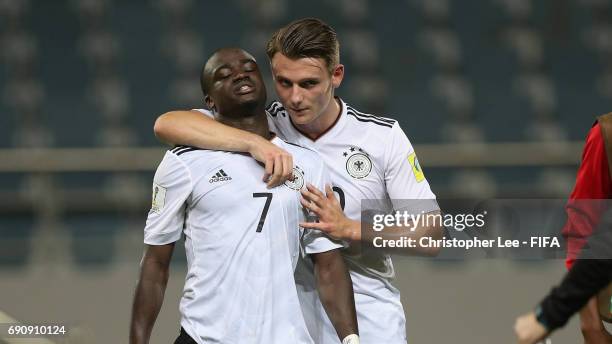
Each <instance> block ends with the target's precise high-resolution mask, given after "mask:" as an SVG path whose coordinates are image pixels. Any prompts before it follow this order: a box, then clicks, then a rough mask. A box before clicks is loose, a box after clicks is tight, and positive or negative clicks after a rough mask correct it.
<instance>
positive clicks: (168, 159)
mask: <svg viewBox="0 0 612 344" xmlns="http://www.w3.org/2000/svg"><path fill="white" fill-rule="evenodd" d="M192 189H193V184H192V180H191V174H190V172H189V169H188V168H187V166H186V165H185V164H184V163H183V162H182V161H181V160H180V159H179V158H178V157H177V156H176V155H174V154H172V153H170V152H167V153H166V155H165V156H164V159H163V160H162V162H161V163H160V164H159V166H158V167H157V171H156V172H155V177H154V178H153V197H152V202H151V210H149V214H148V216H147V223H146V225H145V229H144V242H145V244H148V245H165V244H169V243H172V242H175V241H177V240H179V239H180V237H181V232H182V231H183V224H184V221H185V207H186V201H187V198H188V197H189V195H190V194H191V191H192Z"/></svg>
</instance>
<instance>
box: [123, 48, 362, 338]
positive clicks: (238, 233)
mask: <svg viewBox="0 0 612 344" xmlns="http://www.w3.org/2000/svg"><path fill="white" fill-rule="evenodd" d="M201 80H202V88H203V91H204V93H205V101H206V104H207V105H208V106H209V107H210V108H211V109H213V113H214V117H215V120H216V121H218V122H219V123H224V124H225V125H228V126H231V127H234V128H240V129H242V130H246V131H249V132H251V133H253V134H255V135H260V136H261V137H264V138H266V139H268V140H270V142H272V144H275V145H278V146H280V147H282V148H283V149H284V150H286V151H287V152H290V153H291V154H292V156H293V159H294V161H295V168H294V171H293V174H294V178H293V179H292V180H291V181H287V182H285V183H284V185H281V186H278V187H276V188H273V189H267V187H266V184H265V183H264V182H263V181H261V179H260V175H261V174H262V173H263V167H262V166H261V165H259V164H258V163H257V162H256V161H255V160H253V159H251V158H250V157H248V156H245V155H243V154H236V153H230V152H221V151H209V150H202V149H198V148H194V147H188V146H178V147H175V148H174V149H172V150H170V151H168V152H167V153H166V155H165V156H164V159H163V160H162V162H161V164H160V165H159V167H158V169H157V171H156V173H155V177H154V184H153V204H152V208H151V210H150V212H149V215H148V218H147V224H146V227H145V231H144V232H145V235H144V236H145V240H144V241H145V244H146V250H145V253H144V256H143V258H142V262H141V272H140V279H139V282H138V286H137V288H136V292H135V296H134V304H133V310H132V322H131V327H130V343H133V344H136V343H148V341H149V337H150V335H151V331H152V328H153V325H154V322H155V319H156V317H157V314H158V313H159V310H160V308H161V305H162V301H163V297H164V291H165V287H166V283H167V280H168V269H169V263H170V259H171V256H172V251H173V248H174V244H175V242H176V241H177V240H179V238H180V237H181V234H183V235H184V237H185V250H186V253H187V265H188V271H187V276H186V278H185V287H184V290H183V296H182V299H181V303H180V311H181V334H180V336H179V337H178V338H177V340H176V342H175V343H199V344H204V343H223V344H234V343H235V344H238V343H240V344H242V343H258V344H286V343H300V344H301V343H305V344H312V343H314V341H313V340H312V338H311V336H310V335H309V333H308V329H307V327H306V323H305V320H304V316H303V314H302V311H301V308H300V301H299V298H298V293H297V289H296V284H295V280H294V269H295V267H296V264H297V261H298V257H299V256H300V253H301V250H303V251H304V252H305V253H306V254H309V255H310V256H311V257H312V261H313V262H314V264H315V268H314V271H315V274H316V281H317V284H316V287H317V289H318V293H319V296H320V299H321V301H322V304H323V305H324V306H325V310H326V311H327V315H328V316H329V318H330V319H331V321H332V323H333V325H334V328H335V331H336V332H337V334H336V339H335V341H336V342H337V343H339V342H340V341H341V340H343V341H342V343H344V344H348V343H351V344H355V343H357V344H358V343H359V338H358V336H357V319H356V315H355V305H354V299H353V291H352V284H351V281H350V275H349V273H348V270H347V268H346V265H345V264H344V260H343V258H342V255H341V254H340V253H339V250H338V248H339V247H341V245H339V244H337V243H334V242H333V241H331V240H329V239H328V238H327V237H325V236H324V235H323V234H322V233H320V232H317V231H312V230H304V231H303V232H301V231H300V227H299V222H300V221H304V219H305V218H306V216H305V212H306V211H305V209H303V208H302V207H301V206H300V198H301V196H300V192H299V190H300V189H301V188H303V186H304V185H305V184H306V183H313V184H315V185H319V186H321V185H323V183H324V182H325V180H326V179H327V178H328V177H327V175H326V173H327V172H326V168H325V166H324V165H323V163H322V162H321V161H320V159H319V158H318V156H317V154H316V153H314V152H313V151H311V150H308V149H305V148H302V147H299V146H296V145H292V144H288V143H286V142H283V141H282V140H281V139H279V138H278V137H274V135H273V134H271V133H270V131H269V129H268V123H267V120H266V114H265V102H266V91H265V87H264V84H263V81H262V77H261V74H260V72H259V69H258V66H257V64H256V62H255V60H254V58H253V57H252V56H251V55H249V54H248V53H246V52H245V51H243V50H241V49H235V48H226V49H221V50H219V51H217V52H216V53H214V54H213V55H212V56H211V57H210V59H209V60H208V61H207V63H206V65H205V67H204V69H203V72H202V78H201ZM300 243H301V244H302V245H301V246H300Z"/></svg>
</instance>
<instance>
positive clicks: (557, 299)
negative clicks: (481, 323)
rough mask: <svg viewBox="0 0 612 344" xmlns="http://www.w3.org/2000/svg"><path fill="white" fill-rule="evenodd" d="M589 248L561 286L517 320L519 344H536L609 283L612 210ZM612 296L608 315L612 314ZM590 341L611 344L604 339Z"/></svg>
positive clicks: (592, 237) (584, 251) (516, 328)
mask: <svg viewBox="0 0 612 344" xmlns="http://www.w3.org/2000/svg"><path fill="white" fill-rule="evenodd" d="M588 243H589V246H588V249H584V250H582V252H581V254H580V256H579V259H578V260H576V261H575V262H574V263H573V264H572V267H571V269H570V270H569V272H568V273H567V275H566V276H565V278H564V279H563V281H562V283H561V285H560V286H559V287H557V288H554V289H553V290H552V291H551V292H550V293H549V294H548V295H547V296H546V297H545V298H544V299H543V300H542V302H540V304H539V305H538V307H537V308H536V310H535V311H533V312H530V313H528V314H525V315H523V316H521V317H519V318H517V319H516V323H515V325H514V331H515V333H516V336H517V339H518V343H519V344H535V343H536V342H538V341H539V340H541V339H542V338H544V337H545V336H547V335H548V334H550V333H551V332H553V331H554V330H556V329H558V328H560V327H562V326H564V325H565V323H567V321H568V319H569V318H570V317H571V316H572V315H573V314H574V313H576V312H578V310H580V308H582V307H584V306H585V305H586V304H587V302H588V300H589V299H590V298H592V297H593V296H594V295H596V294H597V292H599V291H601V290H602V288H604V286H605V285H607V284H608V283H610V282H611V281H612V210H608V212H607V213H606V214H605V215H604V216H603V220H602V223H601V225H600V226H599V228H598V229H597V231H596V232H595V233H593V235H592V236H591V237H590V238H589V239H588ZM610 301H611V300H610V299H609V297H608V300H607V304H606V307H607V310H606V312H607V314H608V315H609V314H610ZM587 340H588V343H602V344H605V343H608V341H606V340H605V338H604V339H599V340H598V341H594V340H593V339H592V338H590V339H589V338H587Z"/></svg>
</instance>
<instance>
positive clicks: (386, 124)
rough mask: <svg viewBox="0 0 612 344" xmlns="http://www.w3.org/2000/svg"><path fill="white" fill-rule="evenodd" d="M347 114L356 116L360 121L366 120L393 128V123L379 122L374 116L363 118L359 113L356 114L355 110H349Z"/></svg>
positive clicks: (366, 121)
mask: <svg viewBox="0 0 612 344" xmlns="http://www.w3.org/2000/svg"><path fill="white" fill-rule="evenodd" d="M346 113H347V114H349V115H351V116H353V117H355V119H356V120H358V121H360V122H365V123H374V124H376V125H380V126H383V127H387V128H393V124H392V123H386V122H379V121H377V120H376V119H374V118H363V117H360V116H358V115H357V114H355V113H354V112H353V111H350V110H348V111H347V112H346Z"/></svg>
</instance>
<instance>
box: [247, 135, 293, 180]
mask: <svg viewBox="0 0 612 344" xmlns="http://www.w3.org/2000/svg"><path fill="white" fill-rule="evenodd" d="M249 146H250V148H249V151H248V153H249V154H251V156H252V157H253V158H254V159H255V160H257V161H259V162H261V163H262V164H264V167H265V173H264V175H263V181H264V182H266V184H267V185H268V188H273V187H275V186H279V185H281V184H282V183H284V182H285V181H287V180H291V179H293V156H291V154H289V153H288V152H287V151H285V150H284V149H282V148H280V147H278V146H277V145H275V144H273V143H272V142H270V141H268V140H266V139H264V138H262V137H257V138H255V140H253V142H252V143H251V144H250V145H249Z"/></svg>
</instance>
